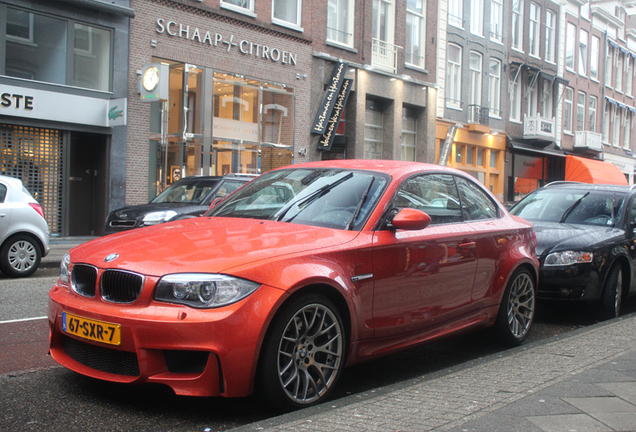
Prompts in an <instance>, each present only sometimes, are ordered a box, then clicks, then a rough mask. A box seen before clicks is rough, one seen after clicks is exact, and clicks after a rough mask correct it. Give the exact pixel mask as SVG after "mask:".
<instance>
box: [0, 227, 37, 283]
mask: <svg viewBox="0 0 636 432" xmlns="http://www.w3.org/2000/svg"><path fill="white" fill-rule="evenodd" d="M41 259H42V252H41V251H40V246H39V245H38V243H37V242H36V241H35V240H33V237H31V236H28V235H24V234H18V235H16V236H13V237H11V238H9V239H8V240H7V241H6V242H5V243H4V244H3V245H2V248H1V249H0V270H2V273H4V274H5V275H7V276H9V277H26V276H31V275H32V274H33V273H34V272H35V271H36V270H37V268H38V266H39V265H40V260H41Z"/></svg>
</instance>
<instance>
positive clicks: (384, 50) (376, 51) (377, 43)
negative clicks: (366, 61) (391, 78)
mask: <svg viewBox="0 0 636 432" xmlns="http://www.w3.org/2000/svg"><path fill="white" fill-rule="evenodd" d="M399 49H402V47H400V46H397V45H393V44H390V43H388V42H385V41H381V40H380V39H375V38H374V39H373V58H372V60H371V63H372V64H373V66H374V67H376V68H378V69H381V70H384V71H387V72H391V73H397V53H398V50H399Z"/></svg>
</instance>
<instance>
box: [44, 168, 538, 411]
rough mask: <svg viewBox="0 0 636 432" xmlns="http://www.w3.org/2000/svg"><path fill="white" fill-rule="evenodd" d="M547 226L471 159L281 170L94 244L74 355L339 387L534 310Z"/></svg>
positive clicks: (525, 321) (71, 320) (307, 395)
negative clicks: (403, 354)
mask: <svg viewBox="0 0 636 432" xmlns="http://www.w3.org/2000/svg"><path fill="white" fill-rule="evenodd" d="M535 246H536V240H535V238H534V233H533V230H532V226H531V225H530V224H529V223H528V222H526V221H525V220H523V219H521V218H518V217H516V216H511V215H510V214H509V213H508V212H507V211H506V210H505V209H504V207H503V206H502V205H501V204H499V203H498V202H497V200H496V199H495V198H493V196H492V195H491V194H490V192H489V191H487V190H486V189H484V187H483V186H482V185H480V184H479V183H478V182H476V181H475V180H474V179H473V178H472V177H470V176H468V175H466V174H465V173H463V172H461V171H457V170H454V169H450V168H444V167H440V166H436V165H427V164H421V163H411V162H399V161H379V160H373V161H372V160H365V161H356V160H344V161H329V162H315V163H308V164H300V165H293V166H290V167H286V168H281V169H277V170H273V171H269V172H267V173H266V174H264V175H262V176H260V177H259V178H257V179H255V180H253V181H252V182H250V183H248V184H246V185H245V186H243V187H242V188H241V189H239V190H238V191H236V192H235V193H233V194H231V195H230V196H229V197H227V198H226V199H225V200H223V201H222V202H221V203H219V204H218V205H217V206H216V207H214V208H213V209H212V210H211V211H209V212H208V213H206V214H205V215H203V216H202V217H198V218H194V219H188V220H183V221H176V222H170V223H166V224H162V225H158V226H152V227H147V228H141V229H138V230H133V231H129V232H125V233H121V234H114V235H111V236H107V237H103V238H100V239H97V240H93V241H91V242H88V243H85V244H83V245H81V246H78V247H76V248H74V249H72V250H71V251H70V253H69V254H68V255H66V256H65V257H64V259H63V261H62V265H61V276H60V279H59V280H58V282H57V283H56V284H55V286H54V287H53V288H52V290H51V292H50V302H49V310H48V318H49V322H50V352H51V355H52V356H53V358H54V359H55V360H56V361H58V362H59V363H60V364H62V365H64V366H65V367H67V368H69V369H71V370H74V371H76V372H79V373H81V374H84V375H87V376H91V377H94V378H97V379H102V380H108V381H114V382H119V383H145V382H148V383H162V384H166V385H168V386H170V387H171V388H172V389H173V390H174V391H175V393H176V394H179V395H191V396H227V397H235V396H245V395H248V394H250V393H251V392H252V391H254V390H255V389H256V390H260V391H262V392H263V393H264V396H265V397H266V398H267V400H269V401H271V402H273V403H274V404H276V405H278V406H279V407H280V408H283V409H295V408H301V407H306V406H310V405H313V404H316V403H320V402H322V401H324V400H325V399H326V398H327V397H328V396H329V394H330V391H331V390H332V389H333V388H334V385H335V383H336V381H337V380H338V376H339V375H340V373H341V371H342V370H343V368H344V367H345V366H348V365H352V364H355V363H358V362H361V361H363V360H367V359H371V358H374V357H377V356H381V355H384V354H387V353H391V352H394V351H396V350H400V349H404V348H408V347H411V346H414V345H418V344H422V343H427V342H430V341H433V340H435V339H438V338H440V337H443V336H446V335H449V334H451V333H456V332H459V331H465V330H470V329H478V328H483V327H489V326H494V327H495V328H496V330H497V333H498V334H499V335H500V336H501V337H502V338H503V340H504V341H506V342H508V343H511V344H519V343H521V342H522V341H523V340H524V339H525V338H526V336H527V335H528V332H529V331H530V327H531V325H532V322H533V317H534V312H535V291H536V285H537V271H538V262H537V258H536V255H535Z"/></svg>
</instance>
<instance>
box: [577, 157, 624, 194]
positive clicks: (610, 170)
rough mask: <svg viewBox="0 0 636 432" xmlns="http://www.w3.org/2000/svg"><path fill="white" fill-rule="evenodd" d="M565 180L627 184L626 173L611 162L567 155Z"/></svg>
mask: <svg viewBox="0 0 636 432" xmlns="http://www.w3.org/2000/svg"><path fill="white" fill-rule="evenodd" d="M565 180H567V181H576V182H581V183H595V184H615V185H625V186H627V179H626V178H625V174H623V173H622V172H621V170H619V169H618V167H617V166H615V165H612V164H611V163H609V162H603V161H600V160H594V159H586V158H582V157H578V156H572V155H567V156H566V158H565Z"/></svg>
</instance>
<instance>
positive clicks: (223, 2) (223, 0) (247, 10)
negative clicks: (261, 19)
mask: <svg viewBox="0 0 636 432" xmlns="http://www.w3.org/2000/svg"><path fill="white" fill-rule="evenodd" d="M219 1H220V4H219V6H220V7H221V9H228V10H231V11H234V12H238V13H240V14H243V15H247V16H251V17H252V18H256V12H254V3H256V0H243V1H245V2H247V3H249V6H248V7H244V6H239V5H235V4H234V3H232V2H230V1H228V0H219Z"/></svg>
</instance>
